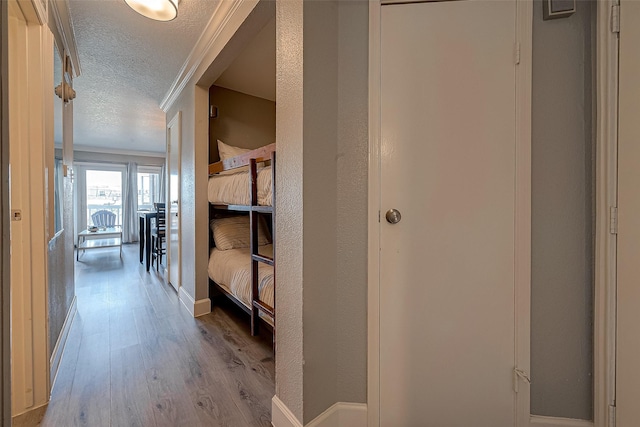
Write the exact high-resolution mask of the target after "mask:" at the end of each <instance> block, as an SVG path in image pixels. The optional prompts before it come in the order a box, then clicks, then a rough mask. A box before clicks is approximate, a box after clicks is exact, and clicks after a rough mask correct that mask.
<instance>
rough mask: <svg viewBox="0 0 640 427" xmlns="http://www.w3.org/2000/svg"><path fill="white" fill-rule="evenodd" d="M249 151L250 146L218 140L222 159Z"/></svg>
mask: <svg viewBox="0 0 640 427" xmlns="http://www.w3.org/2000/svg"><path fill="white" fill-rule="evenodd" d="M249 151H251V150H250V149H248V148H240V147H234V146H233V145H228V144H225V143H224V142H222V141H220V140H218V154H220V160H227V159H230V158H231V157H235V156H239V155H240V154H244V153H248V152H249Z"/></svg>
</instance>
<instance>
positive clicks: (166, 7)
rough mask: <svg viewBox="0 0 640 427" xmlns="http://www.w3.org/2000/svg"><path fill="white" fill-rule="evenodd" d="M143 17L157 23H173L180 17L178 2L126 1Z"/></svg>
mask: <svg viewBox="0 0 640 427" xmlns="http://www.w3.org/2000/svg"><path fill="white" fill-rule="evenodd" d="M124 1H125V3H127V4H128V5H129V7H130V8H131V9H133V10H135V11H136V12H138V13H139V14H140V15H142V16H146V17H147V18H151V19H154V20H156V21H171V20H173V19H175V18H176V16H178V0H124Z"/></svg>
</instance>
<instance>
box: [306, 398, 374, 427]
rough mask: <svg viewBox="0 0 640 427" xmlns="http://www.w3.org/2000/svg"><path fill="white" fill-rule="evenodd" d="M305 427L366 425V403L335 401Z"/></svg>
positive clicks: (363, 426) (357, 426)
mask: <svg viewBox="0 0 640 427" xmlns="http://www.w3.org/2000/svg"><path fill="white" fill-rule="evenodd" d="M307 427H367V405H366V403H349V402H338V403H335V404H333V405H332V406H331V407H330V408H329V409H327V410H326V411H324V412H323V413H322V414H320V415H318V416H317V417H316V418H314V419H313V421H311V422H310V423H309V424H307Z"/></svg>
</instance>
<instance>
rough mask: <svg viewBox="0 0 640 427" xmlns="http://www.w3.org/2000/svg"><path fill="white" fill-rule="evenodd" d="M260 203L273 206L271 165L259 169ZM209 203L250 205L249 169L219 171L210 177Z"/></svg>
mask: <svg viewBox="0 0 640 427" xmlns="http://www.w3.org/2000/svg"><path fill="white" fill-rule="evenodd" d="M257 184H258V205H260V206H272V199H273V194H272V188H271V166H267V167H264V168H259V169H258V183H257ZM208 198H209V203H212V204H221V205H250V204H251V195H250V194H249V170H248V169H246V168H243V170H241V171H239V172H235V173H226V172H223V173H219V174H215V175H211V176H210V177H209V188H208Z"/></svg>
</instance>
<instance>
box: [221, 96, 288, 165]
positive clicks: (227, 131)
mask: <svg viewBox="0 0 640 427" xmlns="http://www.w3.org/2000/svg"><path fill="white" fill-rule="evenodd" d="M209 102H210V103H211V105H215V106H217V107H218V117H217V118H215V119H210V120H209V162H210V163H213V162H217V161H218V160H220V158H219V156H218V145H217V142H216V141H217V140H218V139H219V140H221V141H222V142H224V143H225V144H229V145H233V146H236V147H243V148H258V147H262V146H264V145H268V144H271V143H273V142H275V140H276V103H275V102H273V101H269V100H268V99H262V98H257V97H255V96H251V95H247V94H244V93H240V92H236V91H234V90H230V89H225V88H223V87H219V86H211V89H209Z"/></svg>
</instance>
